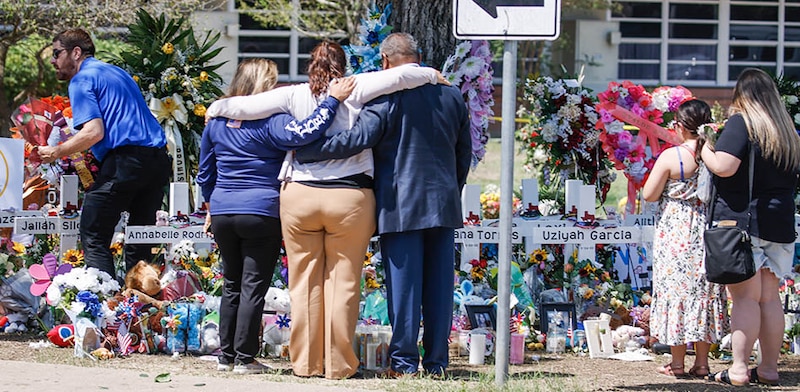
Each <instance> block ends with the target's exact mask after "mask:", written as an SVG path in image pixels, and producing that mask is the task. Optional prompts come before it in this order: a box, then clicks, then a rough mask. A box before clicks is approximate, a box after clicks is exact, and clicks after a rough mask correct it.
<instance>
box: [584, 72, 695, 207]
mask: <svg viewBox="0 0 800 392" xmlns="http://www.w3.org/2000/svg"><path fill="white" fill-rule="evenodd" d="M597 97H598V100H599V102H598V103H597V105H596V106H595V107H596V109H597V111H598V113H599V114H600V121H598V122H597V124H596V126H597V128H598V129H599V130H600V131H601V132H600V136H599V139H600V142H601V145H602V148H603V150H605V151H606V153H607V154H608V157H609V159H610V160H611V161H612V162H613V163H614V166H615V167H616V168H617V169H619V170H622V171H623V173H624V174H625V177H627V178H628V210H629V211H632V210H633V206H634V205H635V204H634V203H635V200H636V193H637V192H638V191H639V189H641V188H642V186H644V183H645V181H647V177H648V175H649V174H650V171H651V170H652V168H653V165H654V164H655V161H656V159H657V158H658V155H659V154H660V153H661V151H662V150H663V149H664V148H667V147H670V146H672V145H676V144H680V142H681V140H680V138H679V137H678V136H677V135H676V134H675V133H674V132H670V131H669V130H667V129H664V128H662V124H664V122H665V113H670V114H669V115H667V119H668V120H670V119H671V118H672V117H673V116H674V114H672V112H674V110H675V109H677V107H678V106H679V105H680V104H681V103H683V102H684V101H685V100H688V99H692V97H691V93H690V92H689V90H686V89H685V88H683V87H675V88H660V89H658V90H657V92H656V96H655V98H654V96H653V95H651V94H650V93H648V92H647V90H645V88H644V87H642V86H641V85H635V84H633V83H631V82H629V81H624V82H622V83H617V82H611V83H609V85H608V89H607V90H606V91H604V92H602V93H600V94H598V95H597ZM626 123H628V124H631V125H633V126H634V128H635V129H634V128H630V127H626V126H625V124H626ZM667 125H669V124H667Z"/></svg>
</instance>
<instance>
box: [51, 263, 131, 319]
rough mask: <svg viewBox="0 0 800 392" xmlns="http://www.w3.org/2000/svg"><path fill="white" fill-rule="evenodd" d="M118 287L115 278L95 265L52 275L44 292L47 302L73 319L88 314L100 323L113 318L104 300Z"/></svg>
mask: <svg viewBox="0 0 800 392" xmlns="http://www.w3.org/2000/svg"><path fill="white" fill-rule="evenodd" d="M119 289H120V287H119V282H117V280H116V279H112V278H111V275H109V274H107V273H105V272H103V271H100V270H98V269H97V268H93V267H89V268H73V269H72V270H71V271H69V272H67V273H65V274H60V275H56V276H54V277H53V281H52V283H51V284H50V286H48V287H47V291H46V293H47V303H48V304H50V305H53V306H56V307H58V308H61V309H63V310H65V311H66V312H67V314H68V315H70V318H72V320H73V321H75V319H76V318H77V317H88V318H90V319H92V320H95V323H96V324H98V325H100V324H99V323H98V321H103V320H105V319H109V320H114V319H115V318H116V314H115V312H114V311H112V310H110V309H109V308H108V305H107V304H106V302H105V301H106V299H108V298H110V297H111V296H113V295H114V294H115V293H117V292H118V291H119Z"/></svg>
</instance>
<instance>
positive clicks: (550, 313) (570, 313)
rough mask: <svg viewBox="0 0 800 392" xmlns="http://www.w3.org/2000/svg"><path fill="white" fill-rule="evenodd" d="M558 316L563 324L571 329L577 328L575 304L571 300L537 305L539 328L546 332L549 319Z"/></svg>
mask: <svg viewBox="0 0 800 392" xmlns="http://www.w3.org/2000/svg"><path fill="white" fill-rule="evenodd" d="M555 316H558V317H559V318H560V319H561V320H562V322H563V323H564V325H565V328H567V326H569V327H571V328H572V330H573V331H575V330H577V329H578V319H577V317H576V316H575V304H574V303H572V302H556V303H549V304H541V305H539V320H540V321H539V330H541V331H542V333H545V334H546V333H547V330H548V329H549V327H550V320H552V319H553V318H554V317H555Z"/></svg>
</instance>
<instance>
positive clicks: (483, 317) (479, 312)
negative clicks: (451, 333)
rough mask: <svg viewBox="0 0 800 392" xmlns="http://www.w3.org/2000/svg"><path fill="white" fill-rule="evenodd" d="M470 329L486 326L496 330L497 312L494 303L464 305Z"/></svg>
mask: <svg viewBox="0 0 800 392" xmlns="http://www.w3.org/2000/svg"><path fill="white" fill-rule="evenodd" d="M464 308H465V309H466V310H467V317H468V318H469V324H470V325H471V326H472V329H476V328H488V329H491V330H493V331H494V330H496V329H497V328H496V326H497V314H496V312H495V309H494V305H464Z"/></svg>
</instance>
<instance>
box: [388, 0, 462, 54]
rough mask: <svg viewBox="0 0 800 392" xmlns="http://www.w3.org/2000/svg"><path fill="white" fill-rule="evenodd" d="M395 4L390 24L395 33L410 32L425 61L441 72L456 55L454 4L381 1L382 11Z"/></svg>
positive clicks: (424, 0)
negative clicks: (451, 57) (446, 62)
mask: <svg viewBox="0 0 800 392" xmlns="http://www.w3.org/2000/svg"><path fill="white" fill-rule="evenodd" d="M388 3H392V8H393V9H392V15H391V16H390V17H389V24H390V25H391V26H392V32H394V33H409V34H411V35H412V36H414V38H416V39H417V42H418V44H419V48H420V49H421V50H422V61H423V62H424V63H425V64H426V65H428V66H431V67H434V68H436V69H441V68H442V65H444V61H445V60H446V59H447V57H448V56H450V55H451V54H452V53H453V50H454V49H455V46H456V39H455V37H454V36H453V5H452V2H451V1H448V0H378V1H377V2H376V4H377V5H378V6H379V7H381V9H383V7H385V6H386V4H388Z"/></svg>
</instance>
